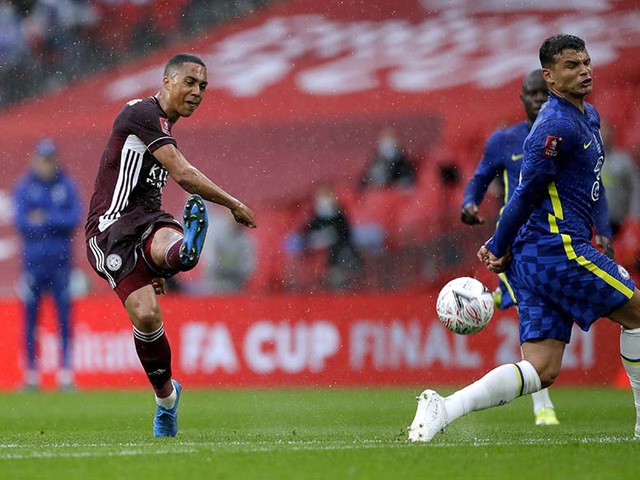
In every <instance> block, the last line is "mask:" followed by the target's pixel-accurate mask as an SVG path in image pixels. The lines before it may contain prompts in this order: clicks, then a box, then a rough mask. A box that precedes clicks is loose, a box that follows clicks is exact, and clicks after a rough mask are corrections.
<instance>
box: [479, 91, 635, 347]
mask: <svg viewBox="0 0 640 480" xmlns="http://www.w3.org/2000/svg"><path fill="white" fill-rule="evenodd" d="M603 163H604V147H603V144H602V139H601V137H600V117H599V115H598V112H597V111H596V109H595V108H594V107H593V106H592V105H590V104H588V103H585V111H584V113H583V112H581V111H580V110H579V109H578V108H576V107H575V106H574V105H572V104H571V103H569V102H568V101H566V100H564V99H562V98H559V97H557V96H555V95H554V94H553V93H550V95H549V101H548V102H547V103H545V104H544V105H543V107H542V109H541V110H540V113H539V114H538V118H537V119H536V121H535V123H534V124H533V126H532V128H531V132H530V133H529V135H528V136H527V138H526V140H525V143H524V159H523V164H522V171H521V181H520V184H519V185H518V187H517V188H516V190H515V191H514V193H513V197H512V198H511V199H510V201H509V202H508V203H507V205H506V206H505V209H504V210H503V213H502V216H501V219H500V223H499V224H498V227H497V229H496V232H495V234H494V236H493V238H492V239H491V240H490V241H489V242H488V243H487V247H488V248H489V250H490V251H491V252H492V253H494V254H495V255H496V256H498V257H501V256H503V255H504V254H505V253H506V252H507V250H508V249H509V248H511V250H512V253H513V261H512V262H511V264H510V266H509V269H508V270H507V272H506V274H507V276H508V278H509V280H510V281H511V284H512V287H513V290H514V294H515V296H516V299H517V301H518V305H519V309H520V337H521V341H522V342H524V341H526V340H531V339H536V338H556V339H559V340H564V341H569V339H570V335H571V326H572V324H573V322H575V323H577V324H578V325H579V326H580V328H582V329H583V330H588V329H589V327H590V325H591V324H592V323H593V322H594V321H595V320H597V319H598V318H599V317H602V316H608V315H609V314H610V313H611V312H612V311H614V310H615V309H617V308H619V307H620V306H622V305H623V304H624V303H626V302H627V301H628V300H629V299H630V298H631V296H632V295H633V292H634V289H635V283H634V282H633V280H632V279H631V278H630V276H629V274H628V272H627V271H626V270H625V269H624V268H622V267H621V266H619V265H617V264H616V263H615V262H613V261H612V260H610V259H609V258H607V257H606V256H605V255H604V254H602V253H600V252H599V251H598V250H597V249H595V248H594V247H593V246H592V245H591V237H592V235H593V227H594V211H596V210H597V208H596V207H597V202H600V201H606V198H605V197H604V188H603V187H602V184H601V179H600V173H601V170H602V165H603Z"/></svg>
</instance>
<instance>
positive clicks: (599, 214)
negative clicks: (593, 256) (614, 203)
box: [593, 183, 614, 258]
mask: <svg viewBox="0 0 640 480" xmlns="http://www.w3.org/2000/svg"><path fill="white" fill-rule="evenodd" d="M593 222H594V224H595V226H596V238H595V241H596V245H597V246H598V247H600V248H601V249H602V251H603V252H604V254H605V255H606V256H607V257H609V258H613V257H614V251H613V243H612V241H611V239H612V238H613V233H612V232H611V224H610V223H609V203H608V202H607V193H606V191H605V188H604V184H602V183H601V184H600V198H598V201H596V202H595V203H594V204H593Z"/></svg>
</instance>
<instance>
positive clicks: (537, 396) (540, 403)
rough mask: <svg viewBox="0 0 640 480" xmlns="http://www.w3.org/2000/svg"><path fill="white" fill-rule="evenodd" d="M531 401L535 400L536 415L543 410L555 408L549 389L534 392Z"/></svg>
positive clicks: (534, 409) (534, 411)
mask: <svg viewBox="0 0 640 480" xmlns="http://www.w3.org/2000/svg"><path fill="white" fill-rule="evenodd" d="M531 400H533V413H534V415H535V414H536V413H538V411H540V410H542V409H543V408H554V407H553V402H552V401H551V397H550V396H549V389H548V388H543V389H542V390H540V391H539V392H533V393H532V394H531Z"/></svg>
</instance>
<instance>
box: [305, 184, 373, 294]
mask: <svg viewBox="0 0 640 480" xmlns="http://www.w3.org/2000/svg"><path fill="white" fill-rule="evenodd" d="M302 242H303V248H304V249H305V250H326V251H327V277H326V278H327V284H328V286H329V287H330V288H334V289H340V288H345V287H348V286H350V285H351V283H352V281H353V279H354V275H355V273H356V271H357V270H358V269H359V268H360V267H361V266H362V256H361V255H360V252H359V251H358V249H357V248H356V246H355V245H354V243H353V239H352V235H351V224H350V222H349V219H348V218H347V215H346V214H345V212H344V211H343V210H342V207H341V206H340V204H339V203H338V197H337V195H336V193H335V191H334V190H333V188H332V187H331V186H330V185H328V184H322V185H320V186H318V188H317V189H316V191H315V193H314V197H313V215H312V217H311V218H310V219H309V220H308V222H307V224H306V226H305V228H304V230H303V232H302Z"/></svg>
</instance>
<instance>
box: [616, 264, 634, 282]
mask: <svg viewBox="0 0 640 480" xmlns="http://www.w3.org/2000/svg"><path fill="white" fill-rule="evenodd" d="M618 273H619V274H620V276H621V277H622V278H624V279H625V280H629V279H630V278H631V275H629V272H627V269H626V268H624V267H623V266H621V265H618Z"/></svg>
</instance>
